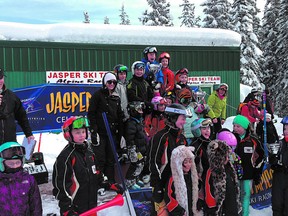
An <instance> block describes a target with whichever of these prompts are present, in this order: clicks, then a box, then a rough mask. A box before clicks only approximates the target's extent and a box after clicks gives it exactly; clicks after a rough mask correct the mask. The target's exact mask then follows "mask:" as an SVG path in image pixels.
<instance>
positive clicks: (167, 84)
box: [159, 52, 175, 95]
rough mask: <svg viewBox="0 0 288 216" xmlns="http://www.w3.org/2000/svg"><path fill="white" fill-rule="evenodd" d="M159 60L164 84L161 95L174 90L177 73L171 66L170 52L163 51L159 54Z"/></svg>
mask: <svg viewBox="0 0 288 216" xmlns="http://www.w3.org/2000/svg"><path fill="white" fill-rule="evenodd" d="M159 62H160V63H161V65H162V73H163V85H162V86H161V95H163V94H164V93H165V92H169V91H173V89H174V85H175V80H174V78H175V75H174V73H173V71H172V70H170V68H169V63H170V54H169V53H167V52H163V53H161V54H160V56H159Z"/></svg>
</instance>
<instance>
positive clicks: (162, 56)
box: [159, 53, 170, 59]
mask: <svg viewBox="0 0 288 216" xmlns="http://www.w3.org/2000/svg"><path fill="white" fill-rule="evenodd" d="M162 58H167V59H170V55H169V53H161V54H160V56H159V59H162Z"/></svg>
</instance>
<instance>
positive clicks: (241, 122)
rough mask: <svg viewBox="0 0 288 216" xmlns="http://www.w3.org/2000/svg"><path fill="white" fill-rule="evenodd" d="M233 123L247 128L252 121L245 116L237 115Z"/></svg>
mask: <svg viewBox="0 0 288 216" xmlns="http://www.w3.org/2000/svg"><path fill="white" fill-rule="evenodd" d="M233 124H238V125H240V126H241V127H243V128H244V129H245V130H247V128H248V127H249V124H250V121H249V120H248V119H247V118H246V117H245V116H242V115H237V116H236V117H235V118H234V120H233Z"/></svg>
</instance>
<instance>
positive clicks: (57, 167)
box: [52, 143, 102, 213]
mask: <svg viewBox="0 0 288 216" xmlns="http://www.w3.org/2000/svg"><path fill="white" fill-rule="evenodd" d="M87 146H88V144H87V143H85V144H83V145H80V144H72V143H69V144H68V145H66V146H65V148H64V149H63V150H62V151H61V153H60V154H59V155H58V157H57V159H56V162H55V164H54V166H53V175H52V183H53V186H54V188H53V195H54V196H55V197H56V199H57V200H59V207H60V212H61V213H63V212H66V211H68V210H69V209H71V208H74V210H75V211H76V212H78V213H82V212H85V211H87V210H89V209H91V208H93V207H95V206H97V191H98V185H99V183H101V182H102V174H101V173H100V171H99V170H98V168H97V162H96V159H95V156H94V154H93V152H92V151H91V150H90V148H88V147H87Z"/></svg>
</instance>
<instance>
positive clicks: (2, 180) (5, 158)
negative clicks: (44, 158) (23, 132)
mask: <svg viewBox="0 0 288 216" xmlns="http://www.w3.org/2000/svg"><path fill="white" fill-rule="evenodd" d="M24 157H25V149H24V147H23V146H21V145H20V144H19V143H17V142H6V143H3V144H2V145H1V146H0V194H1V198H0V215H3V216H8V215H9V216H10V215H19V216H38V215H42V203H41V196H40V192H39V188H38V185H37V182H36V180H35V178H34V177H33V176H32V175H30V174H28V173H27V172H26V171H24V170H23V164H24Z"/></svg>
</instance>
